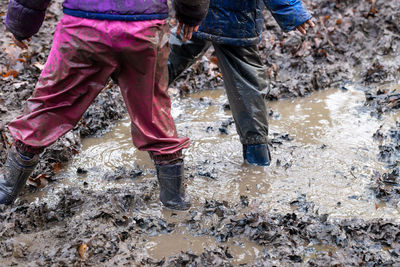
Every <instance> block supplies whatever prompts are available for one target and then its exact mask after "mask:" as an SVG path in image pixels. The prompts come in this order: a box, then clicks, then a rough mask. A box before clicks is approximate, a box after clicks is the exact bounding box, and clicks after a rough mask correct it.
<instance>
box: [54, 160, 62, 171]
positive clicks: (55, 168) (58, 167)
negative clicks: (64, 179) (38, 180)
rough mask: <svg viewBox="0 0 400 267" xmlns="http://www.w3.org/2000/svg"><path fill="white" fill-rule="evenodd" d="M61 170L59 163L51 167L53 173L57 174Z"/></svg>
mask: <svg viewBox="0 0 400 267" xmlns="http://www.w3.org/2000/svg"><path fill="white" fill-rule="evenodd" d="M61 170H62V166H61V163H59V162H57V163H55V164H54V165H53V172H54V173H59V172H60V171H61Z"/></svg>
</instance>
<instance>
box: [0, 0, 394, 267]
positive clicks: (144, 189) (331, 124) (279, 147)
mask: <svg viewBox="0 0 400 267" xmlns="http://www.w3.org/2000/svg"><path fill="white" fill-rule="evenodd" d="M305 2H306V3H307V4H308V5H309V6H311V7H312V9H313V12H314V16H315V20H316V22H317V23H316V24H318V25H317V28H316V30H315V31H313V32H312V33H311V34H309V35H308V36H307V37H302V36H299V35H298V34H286V33H282V32H280V31H279V29H278V26H277V25H276V23H275V22H273V21H272V18H271V16H270V15H269V14H266V24H267V29H268V31H266V32H265V33H264V39H263V41H262V43H261V44H260V53H261V55H262V57H263V61H264V62H265V64H266V65H267V68H268V72H269V76H270V77H271V94H270V99H271V100H280V101H278V102H276V103H271V111H270V120H271V140H270V145H271V147H272V154H273V158H274V161H273V164H272V166H271V167H270V168H266V169H264V168H257V167H251V166H247V165H245V164H242V159H241V151H240V149H241V147H240V143H239V141H238V137H237V136H236V132H235V126H234V123H233V120H232V118H231V115H230V113H229V106H228V105H227V104H226V103H227V102H226V97H225V96H224V95H223V92H222V91H221V90H214V91H208V90H206V91H204V92H201V94H193V93H194V92H197V91H203V90H205V89H218V88H220V87H221V86H223V81H222V78H221V76H220V74H219V71H218V68H217V65H216V63H217V62H216V59H215V57H214V56H213V51H212V50H210V51H209V52H208V53H207V54H206V56H204V57H203V58H202V59H201V61H200V62H199V63H198V64H196V65H195V66H194V67H193V68H191V69H190V70H188V71H187V72H186V73H185V74H184V76H183V77H182V78H181V79H180V80H178V81H177V82H176V84H174V85H173V87H172V88H170V90H171V93H172V95H175V96H174V101H173V107H174V109H173V112H174V117H175V118H176V121H177V125H178V129H179V132H180V133H181V134H184V135H187V136H189V137H190V138H191V139H192V140H193V144H192V146H191V147H190V148H189V149H188V150H187V151H186V152H185V154H186V168H185V170H186V174H187V178H188V183H189V187H188V191H189V193H190V195H191V196H192V202H193V204H194V205H193V206H194V207H193V208H192V209H191V210H190V211H189V212H186V213H180V212H172V211H169V210H165V209H164V208H163V207H162V206H161V205H160V203H159V201H158V185H157V182H156V178H155V171H154V169H153V167H152V163H151V161H150V159H149V158H148V156H147V154H146V153H142V152H138V151H136V150H135V149H134V148H133V147H132V145H131V142H130V140H129V133H127V129H128V128H129V120H127V119H124V120H123V121H121V122H118V125H117V127H116V128H115V129H114V130H113V131H112V132H109V131H110V130H111V129H112V128H113V126H114V125H115V124H116V123H117V121H118V120H120V119H122V118H125V116H126V113H125V105H124V103H123V101H122V98H121V97H120V94H119V89H118V87H117V86H116V85H114V84H112V83H111V82H110V83H109V84H108V85H107V86H106V90H104V91H103V93H101V94H100V95H99V97H98V98H97V99H96V101H95V103H94V104H93V105H92V106H91V107H90V109H89V110H88V111H87V113H86V114H85V116H84V118H83V119H82V121H81V122H80V124H79V125H78V126H77V127H76V128H75V129H74V131H73V132H71V133H69V134H67V135H66V136H65V137H64V138H62V139H61V140H60V141H58V142H57V143H56V144H54V145H53V146H51V147H50V148H48V149H47V150H46V151H45V153H44V154H43V156H42V161H41V163H40V166H39V168H37V170H36V171H35V173H34V174H33V179H32V180H30V181H29V185H28V186H26V190H25V192H24V194H23V195H22V196H21V197H20V198H19V199H18V201H17V203H16V205H15V206H13V207H6V206H0V222H1V224H0V255H1V256H2V257H1V259H0V265H15V266H49V265H55V266H71V265H73V266H92V265H96V266H110V265H149V266H172V265H174V266H175V265H178V266H187V265H192V266H209V265H216V266H238V265H240V264H243V265H251V266H265V265H267V266H274V265H277V266H282V265H283V266H292V265H294V266H297V265H299V266H301V265H311V266H347V265H356V266H358V265H366V266H372V265H385V266H391V265H393V266H396V265H398V264H399V263H400V261H399V257H400V220H399V219H398V218H399V212H400V204H399V203H400V202H399V201H400V198H399V193H400V187H399V182H400V178H399V174H400V169H399V166H400V165H399V162H400V157H399V156H400V152H399V143H400V141H399V140H400V139H399V137H400V121H397V120H398V117H399V116H398V108H399V107H400V105H399V104H398V103H399V102H398V95H399V96H400V94H399V93H398V89H399V87H398V86H396V85H395V84H398V83H399V75H400V74H399V66H398V62H400V58H399V57H400V54H399V51H400V47H399V46H400V40H399V39H400V28H399V26H398V25H399V22H400V14H399V12H398V10H399V9H400V2H398V1H395V0H392V1H379V0H378V1H377V2H376V4H375V5H374V4H373V3H371V2H370V1H363V2H359V1H351V0H347V1H340V0H336V1H305ZM6 4H7V1H1V2H0V16H1V21H2V22H3V20H4V13H5V11H6ZM47 14H48V15H47V17H46V21H45V23H44V26H43V28H42V30H41V31H40V33H39V34H38V35H37V36H35V37H34V38H32V41H31V47H30V49H29V51H28V52H21V51H20V50H18V49H17V48H15V47H13V46H10V40H9V39H8V38H7V37H0V47H1V48H2V50H1V51H0V74H1V77H0V165H1V163H2V162H3V161H4V158H5V151H6V148H7V147H8V146H9V145H10V143H11V142H12V140H11V138H10V136H9V134H8V132H7V128H6V126H7V123H8V122H9V121H10V120H11V119H13V118H14V117H15V116H17V115H18V114H20V113H21V112H22V109H23V102H24V100H26V99H27V98H28V97H29V96H30V94H31V93H32V90H33V89H34V86H35V82H36V80H37V77H38V75H39V74H40V70H41V69H42V68H43V64H44V63H45V59H46V56H47V54H48V50H49V48H50V46H51V38H52V33H53V32H54V27H55V23H56V21H57V19H58V18H59V16H60V15H61V12H60V7H59V1H58V2H56V3H54V4H52V6H51V8H50V10H49V12H48V13H47ZM0 27H1V31H3V30H4V26H0ZM396 62H397V63H396ZM331 87H335V88H339V89H334V90H332V91H327V92H326V93H319V92H317V93H314V94H312V97H311V98H302V99H300V100H299V99H296V100H282V99H285V98H290V97H298V96H305V95H308V94H310V93H312V92H315V91H319V90H322V89H328V88H331ZM179 95H184V96H186V97H184V98H179V97H178V96H179ZM344 114H345V115H344ZM396 121H397V122H396ZM330 131H332V132H330ZM107 132H108V133H107ZM105 133H106V134H105ZM104 134H105V138H106V139H98V138H92V137H93V136H95V137H96V136H101V135H104ZM83 137H91V138H85V139H82V138H83ZM99 143H100V144H99ZM99 162H101V163H99Z"/></svg>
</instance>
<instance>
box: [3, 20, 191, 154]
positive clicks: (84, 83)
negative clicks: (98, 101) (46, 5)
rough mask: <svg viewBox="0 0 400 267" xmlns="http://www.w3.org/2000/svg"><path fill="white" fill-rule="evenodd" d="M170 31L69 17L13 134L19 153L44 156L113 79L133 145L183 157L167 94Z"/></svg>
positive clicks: (148, 24) (163, 26)
mask: <svg viewBox="0 0 400 267" xmlns="http://www.w3.org/2000/svg"><path fill="white" fill-rule="evenodd" d="M168 39H169V37H168V25H167V23H166V22H165V21H164V20H149V21H134V22H132V21H129V22H128V21H106V20H92V19H82V18H77V17H72V16H68V15H65V16H64V17H63V18H62V19H61V21H60V22H59V24H58V26H57V29H56V32H55V35H54V40H53V46H52V48H51V51H50V54H49V57H48V59H47V62H46V65H45V67H44V69H43V71H42V74H41V75H40V78H39V81H38V84H37V86H36V89H35V92H34V94H33V95H32V97H31V98H29V99H28V100H27V102H26V106H25V110H24V113H23V115H21V116H19V117H18V118H17V119H15V120H14V121H12V122H11V123H10V124H9V125H8V128H9V130H10V132H11V135H12V136H13V137H14V138H15V140H16V142H15V143H16V146H17V147H18V149H19V150H20V151H22V152H29V153H40V152H41V151H43V149H44V148H45V147H47V146H49V145H51V144H52V143H54V142H55V141H56V140H57V139H58V138H59V137H61V136H62V135H64V134H65V133H67V132H68V131H70V130H71V129H73V128H74V127H75V125H76V124H77V123H78V122H79V120H80V119H81V117H82V115H83V113H84V112H85V111H86V109H87V108H88V107H89V105H90V104H91V103H92V101H93V100H94V98H95V97H96V96H97V95H98V94H99V93H100V92H101V90H103V88H104V86H105V84H106V82H107V80H108V78H109V77H110V76H112V77H113V78H114V79H115V80H116V81H117V82H118V85H119V87H120V88H121V93H122V95H123V98H124V101H125V103H126V106H127V109H128V112H129V115H130V118H131V122H132V127H131V128H132V139H133V143H134V145H135V146H136V147H137V148H138V149H139V150H143V151H148V152H150V154H151V156H152V157H153V159H155V160H156V161H157V159H158V160H165V159H174V158H176V157H180V156H181V153H182V149H183V148H186V147H188V146H189V139H188V138H178V136H177V131H176V127H175V123H174V121H173V118H172V116H171V102H170V98H169V96H168V94H167V92H166V91H167V83H168V69H167V59H168V55H169V44H168Z"/></svg>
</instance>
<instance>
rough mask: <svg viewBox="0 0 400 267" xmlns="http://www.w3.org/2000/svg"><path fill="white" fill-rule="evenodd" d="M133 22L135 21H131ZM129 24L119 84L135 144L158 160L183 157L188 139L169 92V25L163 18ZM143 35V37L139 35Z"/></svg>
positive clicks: (159, 161) (164, 160)
mask: <svg viewBox="0 0 400 267" xmlns="http://www.w3.org/2000/svg"><path fill="white" fill-rule="evenodd" d="M132 25H133V24H132ZM134 25H135V27H133V26H132V27H126V32H125V33H124V34H125V36H126V39H125V41H124V42H120V43H121V44H125V45H123V46H122V47H120V48H119V49H118V50H119V51H120V55H119V57H118V58H119V64H120V69H119V70H120V71H119V73H118V84H119V86H120V87H121V92H122V95H123V96H124V100H125V102H126V105H127V108H128V112H129V115H130V117H131V121H132V139H133V143H134V144H135V146H136V147H137V148H138V149H140V150H143V151H148V152H149V153H150V155H151V156H152V158H153V159H154V160H155V162H156V163H161V162H168V161H174V160H175V159H178V158H181V157H182V149H183V148H186V147H188V146H189V139H188V138H186V137H183V138H179V137H178V135H177V131H176V128H175V123H174V120H173V118H172V116H171V101H170V98H169V96H168V93H167V83H168V75H167V59H168V55H169V45H168V26H167V25H166V23H165V22H163V21H143V22H135V24H134ZM138 36H140V38H138Z"/></svg>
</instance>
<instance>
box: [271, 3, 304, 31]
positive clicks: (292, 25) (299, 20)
mask: <svg viewBox="0 0 400 267" xmlns="http://www.w3.org/2000/svg"><path fill="white" fill-rule="evenodd" d="M271 2H274V1H268V0H267V1H266V3H267V7H268V9H269V10H270V11H271V13H272V16H273V17H274V18H275V20H276V22H277V23H278V24H279V26H280V27H281V28H282V30H283V31H285V32H288V31H292V30H295V29H296V28H297V27H298V26H300V25H302V24H303V23H305V22H306V21H307V20H309V19H311V18H312V15H311V13H310V12H309V11H308V10H307V8H306V6H305V5H304V4H303V2H302V1H301V0H294V1H291V2H292V3H291V4H281V5H276V4H275V3H273V4H271ZM275 2H284V3H288V1H275Z"/></svg>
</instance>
